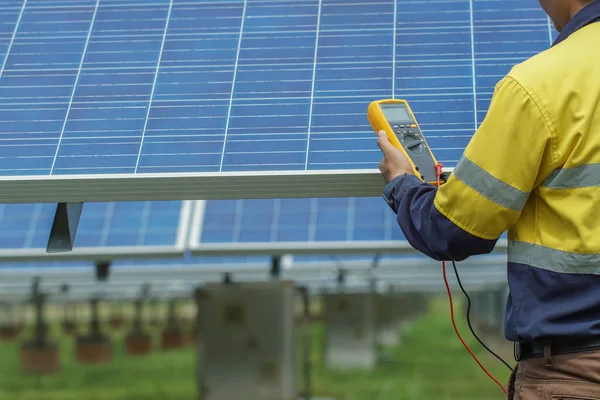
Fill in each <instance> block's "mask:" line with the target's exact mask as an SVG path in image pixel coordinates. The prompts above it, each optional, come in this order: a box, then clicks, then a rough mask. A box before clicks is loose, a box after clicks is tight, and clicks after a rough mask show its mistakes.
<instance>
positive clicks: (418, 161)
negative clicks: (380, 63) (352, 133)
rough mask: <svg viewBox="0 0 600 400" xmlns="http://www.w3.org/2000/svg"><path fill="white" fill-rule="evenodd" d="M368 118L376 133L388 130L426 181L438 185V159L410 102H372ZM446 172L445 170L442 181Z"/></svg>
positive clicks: (392, 138)
mask: <svg viewBox="0 0 600 400" xmlns="http://www.w3.org/2000/svg"><path fill="white" fill-rule="evenodd" d="M367 118H368V119H369V122H370V123H371V126H372V127H373V130H374V131H375V132H376V133H377V132H379V131H385V132H386V133H387V136H388V139H389V140H390V142H391V143H392V144H393V145H394V147H396V148H398V149H400V150H401V151H402V152H403V153H404V154H405V155H406V157H407V158H408V160H409V161H410V163H411V165H412V166H413V169H414V174H415V175H416V176H417V177H418V178H420V179H421V180H422V181H423V182H427V183H431V184H433V185H437V178H438V176H437V175H438V174H437V168H436V166H437V165H438V162H437V161H436V159H435V157H434V156H433V153H432V152H431V149H430V148H429V145H428V144H427V141H426V140H425V137H424V136H423V133H422V132H421V129H420V128H419V124H418V123H417V119H416V118H415V116H414V114H413V112H412V110H411V109H410V107H409V105H408V102H407V101H405V100H398V99H386V100H378V101H374V102H372V103H371V104H369V109H368V113H367ZM446 180H447V176H446V175H445V174H442V176H441V177H440V183H444V182H445V181H446Z"/></svg>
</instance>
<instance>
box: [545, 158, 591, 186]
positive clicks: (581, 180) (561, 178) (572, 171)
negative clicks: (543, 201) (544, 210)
mask: <svg viewBox="0 0 600 400" xmlns="http://www.w3.org/2000/svg"><path fill="white" fill-rule="evenodd" d="M542 186H545V187H547V188H550V189H575V188H584V187H594V186H600V164H587V165H580V166H578V167H573V168H563V169H557V170H554V171H553V172H552V173H551V174H550V176H548V177H547V178H546V179H545V180H544V182H542Z"/></svg>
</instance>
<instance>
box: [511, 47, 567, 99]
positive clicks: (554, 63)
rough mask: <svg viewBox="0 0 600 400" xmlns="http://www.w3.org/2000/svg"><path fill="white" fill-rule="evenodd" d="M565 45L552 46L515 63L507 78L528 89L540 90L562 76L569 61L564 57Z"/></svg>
mask: <svg viewBox="0 0 600 400" xmlns="http://www.w3.org/2000/svg"><path fill="white" fill-rule="evenodd" d="M563 53H564V47H563V48H559V47H551V48H549V49H547V50H544V51H542V52H540V53H538V54H536V55H534V56H533V57H531V58H529V59H527V60H525V61H523V62H521V63H519V64H517V65H515V66H514V67H512V68H511V70H510V72H509V73H508V74H507V75H506V77H505V79H506V80H510V81H515V82H516V83H518V84H520V85H521V86H523V87H524V88H525V89H526V90H533V91H536V92H537V91H539V90H541V89H542V88H546V87H548V85H549V84H550V82H552V81H553V80H554V79H556V78H557V77H559V76H562V75H563V74H564V73H565V71H566V69H567V68H568V67H569V63H568V62H567V60H565V58H564V54H563Z"/></svg>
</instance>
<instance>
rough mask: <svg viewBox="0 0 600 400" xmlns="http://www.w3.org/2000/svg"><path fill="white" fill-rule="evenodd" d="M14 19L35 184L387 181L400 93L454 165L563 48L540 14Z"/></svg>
mask: <svg viewBox="0 0 600 400" xmlns="http://www.w3.org/2000/svg"><path fill="white" fill-rule="evenodd" d="M0 22H1V24H0V60H2V64H1V67H0V175H20V176H23V175H32V174H35V175H39V174H41V175H47V174H89V173H100V174H108V173H113V174H131V173H136V172H138V173H143V172H208V171H248V170H255V171H258V170H262V171H275V170H304V169H307V170H317V169H321V170H323V169H337V168H342V169H355V168H376V167H377V163H378V161H379V158H380V154H379V150H378V149H377V147H376V145H375V141H374V134H373V132H372V131H371V128H370V126H369V125H368V122H367V120H366V115H365V113H366V109H367V106H368V104H369V102H371V101H372V100H375V99H381V98H387V97H391V96H393V95H395V96H396V97H402V98H406V99H408V100H409V101H410V102H411V105H412V107H413V109H414V111H415V112H416V114H417V116H418V119H419V121H420V122H421V125H422V128H423V130H424V132H425V135H426V136H427V137H428V139H429V142H430V145H431V146H432V148H433V150H434V151H435V154H436V156H437V158H438V159H439V160H440V161H442V162H443V163H444V165H445V166H449V167H451V166H453V165H455V163H456V161H457V160H458V158H459V157H460V154H461V152H462V151H463V149H464V148H465V146H466V144H467V143H468V140H469V138H470V137H471V135H472V134H473V131H474V130H475V128H476V126H477V125H478V124H479V123H481V121H482V119H483V117H484V115H485V110H486V108H487V105H488V103H489V98H490V96H491V92H492V90H493V86H494V83H495V82H497V80H498V79H499V78H500V77H501V76H502V74H504V73H506V72H507V71H508V70H509V68H510V66H511V65H514V64H516V63H518V62H520V61H522V60H524V59H525V58H527V57H529V56H530V55H533V54H535V53H536V52H539V51H540V50H543V49H545V48H547V47H548V45H549V43H550V40H551V39H552V37H553V36H554V35H555V32H554V31H553V29H552V26H551V25H550V24H549V23H548V19H547V18H546V16H545V14H544V13H543V11H542V10H541V8H540V7H539V4H538V3H537V2H536V1H535V0H503V1H492V0H455V1H437V0H430V1H408V0H407V1H399V0H396V1H394V0H374V1H364V0H361V1H359V0H355V1H347V0H270V1H267V0H247V1H244V0H226V1H214V0H212V1H209V0H195V1H192V0H173V1H170V0H69V1H67V0H62V1H59V0H28V1H27V2H26V3H25V2H24V0H19V1H16V0H11V1H3V2H2V4H1V5H0ZM474 71H475V75H473V72H474ZM474 84H475V85H474ZM476 116H477V117H476Z"/></svg>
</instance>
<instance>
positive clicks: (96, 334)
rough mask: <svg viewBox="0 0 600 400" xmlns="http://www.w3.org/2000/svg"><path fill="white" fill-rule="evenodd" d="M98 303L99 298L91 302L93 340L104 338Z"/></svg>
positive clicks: (91, 334)
mask: <svg viewBox="0 0 600 400" xmlns="http://www.w3.org/2000/svg"><path fill="white" fill-rule="evenodd" d="M98 302H99V300H98V299H97V298H93V299H91V300H90V313H91V316H90V334H89V336H90V337H91V338H98V339H99V338H100V337H102V331H101V329H100V316H99V315H98Z"/></svg>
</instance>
